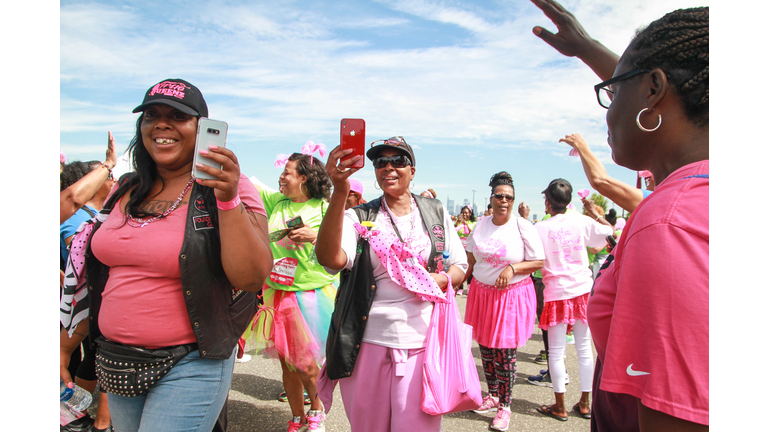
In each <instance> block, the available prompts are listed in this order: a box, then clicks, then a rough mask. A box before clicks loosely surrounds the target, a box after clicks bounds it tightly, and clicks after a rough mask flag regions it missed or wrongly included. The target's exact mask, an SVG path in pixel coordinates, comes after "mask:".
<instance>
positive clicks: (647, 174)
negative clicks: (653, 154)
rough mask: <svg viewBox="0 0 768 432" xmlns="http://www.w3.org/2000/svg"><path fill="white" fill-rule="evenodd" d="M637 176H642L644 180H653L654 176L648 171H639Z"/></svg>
mask: <svg viewBox="0 0 768 432" xmlns="http://www.w3.org/2000/svg"><path fill="white" fill-rule="evenodd" d="M637 174H638V175H640V177H642V178H653V174H652V173H651V172H650V171H646V170H643V171H638V173H637Z"/></svg>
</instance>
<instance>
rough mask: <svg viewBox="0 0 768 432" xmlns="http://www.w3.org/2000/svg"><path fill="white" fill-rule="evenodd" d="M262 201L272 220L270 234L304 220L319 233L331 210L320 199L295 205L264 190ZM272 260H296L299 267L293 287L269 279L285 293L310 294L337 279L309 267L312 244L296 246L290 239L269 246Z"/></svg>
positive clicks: (305, 223)
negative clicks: (297, 220)
mask: <svg viewBox="0 0 768 432" xmlns="http://www.w3.org/2000/svg"><path fill="white" fill-rule="evenodd" d="M259 193H260V194H261V199H262V201H264V209H265V210H266V211H267V215H268V217H269V232H270V233H272V232H274V231H278V230H281V229H284V228H285V227H286V226H285V221H287V220H289V219H292V218H294V217H296V216H301V219H302V222H304V226H308V227H311V228H312V229H313V230H314V231H315V232H317V231H318V230H319V229H320V224H321V223H322V222H323V215H324V214H325V211H326V210H328V203H326V202H325V201H323V200H321V199H316V198H314V199H311V200H309V201H307V202H303V203H294V202H293V201H291V200H290V199H288V198H286V197H285V195H283V194H282V193H280V192H274V191H269V190H266V189H262V190H261V191H260V192H259ZM270 246H271V248H272V258H273V259H274V260H275V262H276V261H277V260H279V259H281V258H296V259H297V260H298V266H297V268H296V274H295V275H294V280H293V285H291V286H289V285H283V284H280V283H277V282H273V281H271V280H269V278H267V285H269V286H270V287H272V288H274V289H279V290H283V291H308V290H313V289H317V288H320V287H323V286H325V285H328V284H330V283H332V282H333V279H334V276H331V275H329V274H328V272H326V271H325V269H324V268H323V266H321V265H320V264H318V263H317V258H314V260H315V262H314V263H310V261H309V260H310V256H312V252H313V249H314V246H313V245H312V243H294V242H293V240H291V239H290V238H288V236H285V237H283V238H282V239H280V240H278V241H274V242H271V243H270Z"/></svg>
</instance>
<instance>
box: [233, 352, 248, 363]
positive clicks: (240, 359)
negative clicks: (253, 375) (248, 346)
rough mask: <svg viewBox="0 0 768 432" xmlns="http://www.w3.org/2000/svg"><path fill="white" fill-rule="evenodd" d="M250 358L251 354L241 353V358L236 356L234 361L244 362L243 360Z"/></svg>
mask: <svg viewBox="0 0 768 432" xmlns="http://www.w3.org/2000/svg"><path fill="white" fill-rule="evenodd" d="M250 360H251V356H250V355H248V354H243V358H236V359H235V362H237V363H245V362H247V361H250Z"/></svg>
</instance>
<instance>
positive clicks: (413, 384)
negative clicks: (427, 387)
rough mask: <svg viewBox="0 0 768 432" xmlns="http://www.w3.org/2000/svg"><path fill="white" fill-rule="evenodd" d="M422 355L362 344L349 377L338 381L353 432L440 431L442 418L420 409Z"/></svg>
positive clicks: (419, 352) (421, 350)
mask: <svg viewBox="0 0 768 432" xmlns="http://www.w3.org/2000/svg"><path fill="white" fill-rule="evenodd" d="M424 352H425V350H424V348H418V349H395V348H387V347H384V346H381V345H374V344H369V343H365V342H363V343H362V346H361V347H360V353H359V355H358V356H357V361H356V362H355V370H354V372H352V376H350V377H349V378H344V379H340V380H339V387H340V390H341V398H342V400H343V401H344V409H345V410H346V412H347V418H348V419H349V424H350V426H352V432H362V431H367V432H390V431H406V430H413V431H419V432H431V431H435V432H438V431H440V424H441V422H442V416H431V415H429V414H426V413H425V412H424V411H422V410H421V393H422V381H423V375H422V373H423V364H424Z"/></svg>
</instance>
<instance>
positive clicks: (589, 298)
mask: <svg viewBox="0 0 768 432" xmlns="http://www.w3.org/2000/svg"><path fill="white" fill-rule="evenodd" d="M533 3H534V4H535V5H536V6H538V7H539V8H540V9H541V10H542V11H543V12H544V14H545V15H546V16H547V17H548V18H550V19H551V20H552V21H553V23H554V24H555V25H556V26H557V28H558V32H557V33H556V34H553V33H551V32H549V31H547V30H546V29H544V28H542V27H538V26H537V27H535V28H534V29H533V33H534V34H535V35H537V36H538V37H539V38H541V39H542V40H543V41H544V42H546V43H547V44H549V45H550V46H552V47H553V48H555V49H557V50H558V51H559V52H561V53H562V54H563V55H567V56H576V57H578V58H579V59H581V60H582V61H583V62H584V63H585V64H587V65H588V66H589V67H590V68H591V69H592V70H593V71H594V72H595V73H596V74H597V75H598V76H599V77H600V79H601V80H604V81H603V82H601V83H600V84H598V85H596V86H595V91H596V94H597V99H598V103H599V104H600V105H601V106H602V107H604V108H606V109H607V114H606V123H607V127H608V134H609V138H608V141H609V145H610V147H611V150H612V156H613V160H614V161H615V162H616V163H617V164H618V165H620V166H623V167H626V168H628V169H631V170H634V171H638V172H639V173H641V174H638V179H640V178H644V179H648V183H647V185H650V186H651V187H650V190H649V189H648V188H647V189H646V190H645V191H643V190H642V189H640V188H639V180H638V187H635V186H632V185H628V184H626V183H623V182H620V181H617V180H616V179H613V178H611V177H610V176H608V174H607V171H606V170H605V167H604V166H603V165H602V164H601V163H600V161H599V160H598V159H597V157H595V155H594V154H593V153H592V152H591V150H590V148H589V146H588V144H587V143H586V141H585V140H584V139H583V138H582V137H581V136H580V135H579V134H569V135H566V136H565V137H564V138H563V139H562V140H561V141H562V142H564V143H566V144H567V145H569V146H571V147H572V149H573V151H575V152H576V154H577V155H578V156H579V157H580V158H581V161H582V164H583V168H584V172H585V174H586V177H587V179H588V181H589V183H590V185H591V186H592V187H593V188H594V189H595V190H596V191H598V192H599V193H600V194H601V195H603V196H604V197H606V198H608V199H610V200H611V201H612V202H613V203H615V204H616V205H617V206H619V207H621V208H623V209H624V210H626V211H629V212H632V216H631V218H630V219H629V220H627V221H624V220H621V219H617V217H616V213H615V210H613V211H612V212H611V211H609V209H607V208H601V207H600V206H598V205H596V204H595V203H594V202H593V201H592V200H590V199H587V198H586V197H582V199H581V202H582V204H583V208H584V211H583V212H578V211H574V210H570V209H569V205H570V204H571V202H572V200H573V188H572V186H571V183H570V182H569V181H568V180H566V179H562V178H555V179H554V180H552V181H551V182H550V183H549V185H546V187H544V186H545V185H541V186H542V187H544V190H543V191H542V195H543V199H544V203H545V211H546V213H547V215H546V217H545V218H543V219H542V220H541V221H533V222H531V221H529V220H528V216H529V208H528V206H527V205H526V204H525V203H524V202H521V203H519V204H518V206H517V207H515V195H516V194H515V185H514V181H513V176H512V174H511V173H510V172H507V171H502V172H499V173H496V174H493V175H492V176H491V179H490V182H489V185H488V186H489V188H490V191H489V192H490V205H489V207H488V209H487V210H486V211H485V214H484V215H482V216H480V217H477V218H476V216H475V215H474V213H473V211H472V209H471V208H470V207H464V208H462V211H461V214H460V215H458V217H457V218H456V219H455V220H454V219H452V218H451V216H450V215H449V214H448V211H447V209H446V208H445V206H444V205H443V204H442V203H441V202H440V201H439V200H438V199H437V193H436V192H435V190H433V189H428V190H425V191H424V192H422V193H421V194H418V193H412V191H411V190H410V184H411V182H412V181H413V179H414V177H415V175H416V154H415V152H414V148H413V147H412V146H411V145H410V144H408V143H407V142H406V139H405V138H404V137H402V136H394V137H392V138H388V139H381V140H377V141H374V142H373V143H371V146H370V148H369V149H368V150H367V152H366V153H365V156H364V157H366V158H367V159H369V161H370V162H371V165H372V167H373V170H374V173H375V179H376V180H375V181H376V186H377V189H380V190H381V196H380V197H377V198H375V199H372V200H370V201H366V200H365V199H363V186H362V184H361V183H360V182H359V181H357V180H356V179H354V178H352V176H353V175H354V174H355V173H356V172H357V171H358V170H359V169H360V168H354V167H353V165H354V164H355V163H356V162H357V161H359V160H360V158H362V157H363V156H361V155H357V156H354V157H351V158H345V157H347V156H349V155H350V154H351V152H352V150H351V149H342V148H341V147H340V146H337V147H335V148H333V149H332V150H330V151H329V152H328V154H327V160H326V161H325V162H324V161H322V160H321V159H319V158H317V157H315V156H314V155H313V153H315V152H318V151H319V153H320V156H321V157H323V156H325V153H326V152H325V147H324V145H322V144H315V143H312V142H309V143H307V145H305V147H304V148H302V150H301V152H296V153H292V154H290V155H279V157H278V161H276V166H280V167H283V172H282V173H281V175H280V177H279V179H278V189H277V190H274V189H270V188H265V187H258V188H257V187H255V186H254V184H253V183H252V182H251V181H250V180H249V179H248V177H246V176H245V175H244V174H243V173H242V172H241V169H240V162H239V161H238V157H237V156H236V155H235V153H234V152H233V151H231V150H230V149H227V148H223V147H217V146H209V147H208V148H205V149H200V150H199V153H200V156H202V157H205V158H208V159H209V160H212V161H213V162H215V163H217V164H219V166H220V168H217V167H212V166H209V165H204V164H201V163H196V162H195V160H196V155H195V142H196V134H197V129H198V121H199V119H201V118H205V117H208V106H207V103H206V101H205V99H204V97H203V95H202V93H201V92H200V90H199V89H198V88H197V87H195V86H194V85H193V84H191V83H189V82H187V81H185V80H182V79H168V80H164V81H162V82H160V83H157V84H155V85H154V86H152V87H150V88H149V89H148V90H147V92H146V93H145V95H144V98H143V100H142V102H141V104H140V105H138V106H137V107H136V108H135V109H134V110H133V112H134V113H140V115H139V116H138V119H137V122H136V129H135V136H134V138H133V140H132V141H131V145H130V147H129V152H130V154H131V156H132V161H133V162H132V163H133V167H132V168H133V170H132V171H131V172H130V173H128V174H125V175H123V176H121V177H120V178H119V179H115V178H113V176H112V169H113V168H114V166H115V163H116V155H115V149H114V139H113V138H112V135H111V134H109V140H108V150H107V154H106V158H105V161H104V162H100V161H91V162H87V163H82V162H78V161H74V162H70V163H68V164H66V163H64V162H63V161H62V168H61V185H60V186H61V196H60V201H61V211H60V223H61V230H60V231H61V236H60V249H61V269H60V270H61V281H60V286H61V291H60V297H61V299H62V302H61V303H62V308H61V314H62V320H61V326H60V376H61V379H62V382H63V383H64V385H66V386H67V387H70V388H72V387H73V386H74V384H77V385H79V386H81V387H83V388H85V389H86V390H88V391H90V392H92V391H93V390H94V388H95V387H96V383H97V381H98V384H99V387H100V388H101V390H102V394H101V397H100V398H99V409H98V412H97V414H96V418H95V419H89V418H88V417H87V416H84V417H81V418H80V419H78V420H76V421H75V422H71V423H69V424H66V425H62V430H68V431H77V430H82V431H102V430H114V431H118V432H132V431H156V430H163V431H182V430H183V431H187V430H195V431H212V430H216V431H225V430H226V429H227V399H228V393H229V390H230V387H231V383H232V376H233V370H234V363H235V359H236V357H238V353H240V354H239V355H242V354H241V353H242V350H243V344H244V343H246V342H247V343H248V344H250V345H251V346H252V347H253V348H254V349H255V350H257V351H258V352H261V353H263V354H264V355H266V356H270V357H273V358H275V359H276V360H275V361H278V362H279V364H280V366H281V369H282V384H283V386H284V390H285V391H284V393H285V394H284V395H280V396H278V397H280V398H282V399H284V400H287V402H288V406H289V408H290V414H291V416H290V420H289V421H288V429H287V430H288V431H289V432H291V431H302V432H303V431H324V430H325V429H326V428H325V421H326V413H327V410H328V409H329V408H330V406H331V402H332V399H333V392H334V388H335V387H336V386H338V388H339V390H340V393H341V397H342V402H343V404H344V409H345V412H346V415H347V417H348V419H349V423H350V425H351V428H352V430H353V431H355V432H357V431H402V430H424V431H439V430H441V427H442V416H440V415H431V414H427V413H426V412H424V411H423V410H422V409H421V402H422V391H423V386H424V380H425V378H424V374H423V372H422V371H423V369H424V365H425V362H426V361H428V360H427V356H426V340H427V335H428V333H429V328H430V325H431V324H430V323H431V317H432V314H433V310H434V309H435V304H436V303H437V302H446V301H450V299H451V298H452V296H447V295H446V292H447V291H448V290H449V289H454V290H459V289H462V288H463V287H466V288H464V290H465V291H466V294H467V301H466V311H465V315H464V320H465V322H466V323H467V324H469V325H471V326H472V338H473V339H474V340H475V341H476V342H477V344H478V345H479V348H480V357H481V358H480V360H481V363H482V372H483V373H482V376H483V378H484V381H485V382H486V384H487V394H486V395H485V397H484V398H483V399H482V402H481V403H479V404H478V406H476V408H475V409H474V411H475V412H476V413H487V412H490V411H495V412H496V414H495V417H494V418H493V420H492V422H491V424H490V428H491V429H492V430H498V431H506V430H508V429H509V428H510V427H512V428H514V425H510V422H511V421H512V413H511V409H510V403H511V400H512V398H513V391H512V390H513V386H514V383H515V380H516V371H517V363H516V362H517V358H516V355H517V349H518V348H519V347H521V346H523V345H525V344H526V342H528V341H529V340H530V339H531V337H532V335H533V332H534V330H535V328H536V326H538V328H539V329H541V330H542V336H543V339H544V350H542V352H541V355H540V357H539V358H537V359H536V362H541V363H542V364H546V365H547V367H548V369H547V370H545V371H543V373H542V374H541V375H540V376H538V377H531V378H529V379H528V381H529V382H532V383H534V384H539V385H541V384H543V383H545V382H548V383H549V386H551V387H552V390H553V392H554V403H550V404H547V403H543V402H544V401H541V402H542V404H541V405H539V406H538V407H537V408H536V410H537V411H538V412H539V413H541V414H542V415H543V416H547V417H549V418H552V419H554V420H557V421H567V420H568V416H569V412H571V413H575V414H576V415H579V416H581V417H584V418H588V419H590V425H591V430H592V431H599V432H602V431H698V430H708V424H709V385H708V380H709V351H708V344H706V343H701V341H707V340H708V338H709V318H708V314H709V303H708V297H709V219H708V205H709V161H708V159H709V153H708V152H709V126H708V125H709V115H708V107H709V81H708V72H709V57H708V52H709V45H708V40H709V39H708V38H709V9H708V8H706V7H705V8H692V9H681V10H677V11H674V12H670V13H669V14H666V15H665V16H664V17H662V18H660V19H658V20H656V21H654V22H652V23H651V24H650V25H648V26H647V27H646V28H644V29H642V30H640V31H639V32H638V33H637V34H636V36H635V37H634V38H633V40H632V41H631V42H630V44H629V46H628V47H627V49H626V50H625V51H624V53H623V54H622V55H621V56H619V55H617V54H615V53H613V52H611V51H610V50H608V49H607V48H605V47H604V46H603V45H602V44H601V43H600V42H598V41H596V40H594V39H592V38H590V37H589V35H588V34H587V32H586V31H585V30H584V29H583V27H582V26H581V24H580V23H579V22H578V20H577V19H576V18H575V17H574V16H573V15H572V14H571V13H570V12H568V11H567V10H565V9H564V8H563V7H562V6H561V5H559V4H558V3H557V2H555V1H553V0H533ZM182 90H183V91H182ZM422 163H423V162H422ZM427 163H428V162H427ZM195 170H196V171H197V172H201V173H204V174H207V176H206V177H210V179H203V178H201V176H195V175H193V171H195ZM553 174H554V175H553V177H556V173H553ZM656 251H658V252H656ZM446 299H448V300H446ZM569 338H572V340H573V343H574V345H575V351H576V354H577V357H578V374H579V383H580V384H579V387H580V388H579V390H580V391H581V396H580V398H579V401H578V403H577V404H576V405H574V406H573V407H570V408H569V407H567V406H566V405H565V385H566V383H567V382H568V374H567V373H566V370H565V362H564V355H565V351H566V344H567V341H568V339H569ZM593 343H594V347H595V349H596V352H597V359H594V358H593V350H592V346H593ZM73 376H74V377H75V379H74V381H73V379H72V377H73ZM444 379H446V380H450V379H451V377H450V376H446V377H445V378H444ZM372 382H375V383H376V385H371V383H372ZM305 405H309V406H308V408H305Z"/></svg>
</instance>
